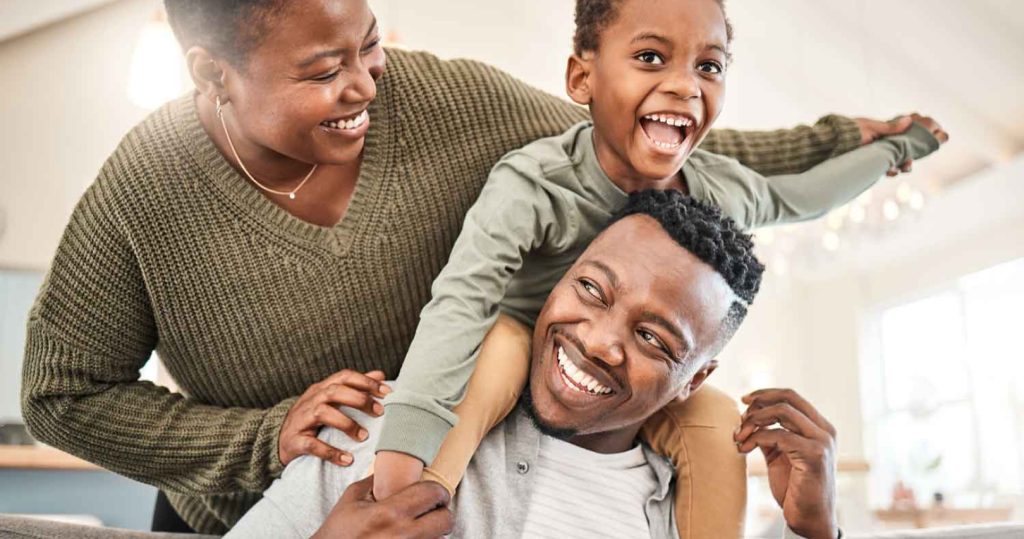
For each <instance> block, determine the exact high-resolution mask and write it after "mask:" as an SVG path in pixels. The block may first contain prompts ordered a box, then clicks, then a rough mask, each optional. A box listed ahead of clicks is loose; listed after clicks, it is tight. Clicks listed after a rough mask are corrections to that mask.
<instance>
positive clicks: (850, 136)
mask: <svg viewBox="0 0 1024 539" xmlns="http://www.w3.org/2000/svg"><path fill="white" fill-rule="evenodd" d="M860 145H861V132H860V127H858V125H857V123H856V122H855V121H854V120H852V119H850V118H846V117H843V116H837V115H829V116H825V117H823V118H821V119H820V120H818V121H817V123H815V124H814V125H811V126H808V125H799V126H796V127H793V128H791V129H777V130H773V131H737V130H734V129H712V130H711V132H710V133H708V136H707V138H705V139H704V142H702V143H701V145H700V149H702V150H704V151H708V152H711V153H715V154H719V155H724V156H727V157H732V158H733V159H736V160H737V161H739V162H740V163H743V165H744V166H746V167H749V168H751V169H753V170H756V171H757V172H758V173H760V174H761V175H763V176H776V175H779V174H798V173H801V172H804V171H806V170H808V169H810V168H811V167H813V166H815V165H817V164H819V163H821V162H823V161H825V160H826V159H830V158H832V157H836V156H839V155H842V154H844V153H846V152H849V151H850V150H853V149H856V148H857V147H858V146H860Z"/></svg>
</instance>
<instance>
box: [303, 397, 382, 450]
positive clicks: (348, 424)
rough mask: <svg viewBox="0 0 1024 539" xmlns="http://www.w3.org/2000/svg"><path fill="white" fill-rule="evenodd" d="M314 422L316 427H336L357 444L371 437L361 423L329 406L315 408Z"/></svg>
mask: <svg viewBox="0 0 1024 539" xmlns="http://www.w3.org/2000/svg"><path fill="white" fill-rule="evenodd" d="M312 420H313V424H314V425H316V426H327V427H334V428H336V429H338V430H340V431H342V432H344V433H345V434H347V435H348V437H349V438H352V439H353V440H355V441H357V442H362V441H365V440H366V438H367V437H368V436H369V433H368V432H366V429H364V428H363V427H362V426H360V425H359V423H356V422H355V420H353V419H352V418H350V417H349V416H347V415H345V414H344V413H342V412H341V411H340V410H338V409H337V408H335V407H333V406H331V405H329V404H320V405H318V406H317V407H316V408H314V409H313V415H312Z"/></svg>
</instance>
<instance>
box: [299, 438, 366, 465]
mask: <svg viewBox="0 0 1024 539" xmlns="http://www.w3.org/2000/svg"><path fill="white" fill-rule="evenodd" d="M286 444H287V445H288V448H287V449H288V453H289V454H290V455H294V456H293V457H292V459H294V458H295V457H297V456H300V455H313V456H314V457H317V458H318V459H320V460H323V461H326V462H331V463H334V464H337V465H339V466H348V465H349V464H352V454H351V453H349V452H347V451H342V450H341V449H338V448H337V447H332V446H330V445H327V444H326V443H324V442H323V441H321V440H319V439H317V438H316V437H315V436H311V435H308V434H303V435H300V436H296V437H293V438H291V439H290V440H288V442H286ZM282 463H283V464H286V465H287V464H288V463H287V462H284V461H283V460H282Z"/></svg>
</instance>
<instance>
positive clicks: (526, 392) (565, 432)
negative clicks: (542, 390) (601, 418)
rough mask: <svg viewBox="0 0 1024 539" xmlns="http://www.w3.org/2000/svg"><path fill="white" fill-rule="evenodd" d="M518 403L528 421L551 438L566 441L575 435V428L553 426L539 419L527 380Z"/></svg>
mask: <svg viewBox="0 0 1024 539" xmlns="http://www.w3.org/2000/svg"><path fill="white" fill-rule="evenodd" d="M519 404H520V405H521V406H522V407H523V410H524V411H525V412H526V415H527V416H528V417H529V418H530V421H532V422H533V426H535V427H537V430H539V431H540V432H541V434H546V435H548V436H551V437H552V438H558V439H559V440H566V441H568V440H569V438H572V437H573V436H576V434H577V431H576V430H575V429H569V428H558V427H553V426H551V425H548V424H546V423H544V422H543V421H542V420H541V419H540V415H538V414H537V408H536V407H535V406H534V403H533V393H532V392H531V391H530V381H529V380H527V381H526V387H524V388H523V394H522V396H520V397H519Z"/></svg>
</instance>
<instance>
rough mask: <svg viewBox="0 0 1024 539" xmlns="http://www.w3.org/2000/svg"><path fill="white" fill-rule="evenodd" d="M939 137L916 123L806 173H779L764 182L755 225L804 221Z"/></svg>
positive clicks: (930, 148) (925, 151) (928, 149)
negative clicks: (905, 130) (779, 174)
mask: <svg viewBox="0 0 1024 539" xmlns="http://www.w3.org/2000/svg"><path fill="white" fill-rule="evenodd" d="M938 148H939V142H938V140H936V139H935V137H934V135H932V134H931V132H929V131H928V130H927V129H925V128H923V127H921V126H920V125H918V124H914V125H913V126H911V128H910V130H908V131H907V132H906V133H904V134H901V135H895V136H891V137H886V138H883V139H880V140H877V141H875V142H873V143H871V144H869V145H867V146H864V147H862V148H858V149H857V150H855V151H852V152H849V153H847V154H844V155H841V156H839V157H836V158H833V159H830V160H828V161H826V162H824V163H822V164H820V165H818V166H816V167H814V168H813V169H811V170H809V171H807V172H805V173H802V174H791V175H785V176H776V177H771V178H767V179H765V181H764V182H763V183H762V184H761V189H762V194H761V196H760V197H759V198H760V199H761V202H760V203H758V205H757V208H755V211H754V222H753V223H750V224H751V225H754V226H757V225H764V224H772V223H781V222H793V221H802V220H807V219H813V218H816V217H820V216H822V215H824V214H825V213H826V212H828V211H829V210H831V209H833V208H836V207H838V206H841V205H843V204H845V203H847V202H850V201H851V200H853V199H854V198H856V197H857V196H858V195H860V194H861V193H862V192H864V191H865V190H867V189H869V188H870V187H871V186H872V185H874V184H875V183H876V182H877V181H878V180H879V179H880V178H882V177H883V176H884V175H885V173H886V171H888V170H889V169H890V168H892V167H894V166H898V165H899V164H900V163H902V162H904V161H906V160H907V159H920V158H922V157H925V156H927V155H929V154H931V153H932V152H934V151H935V150H937V149H938Z"/></svg>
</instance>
